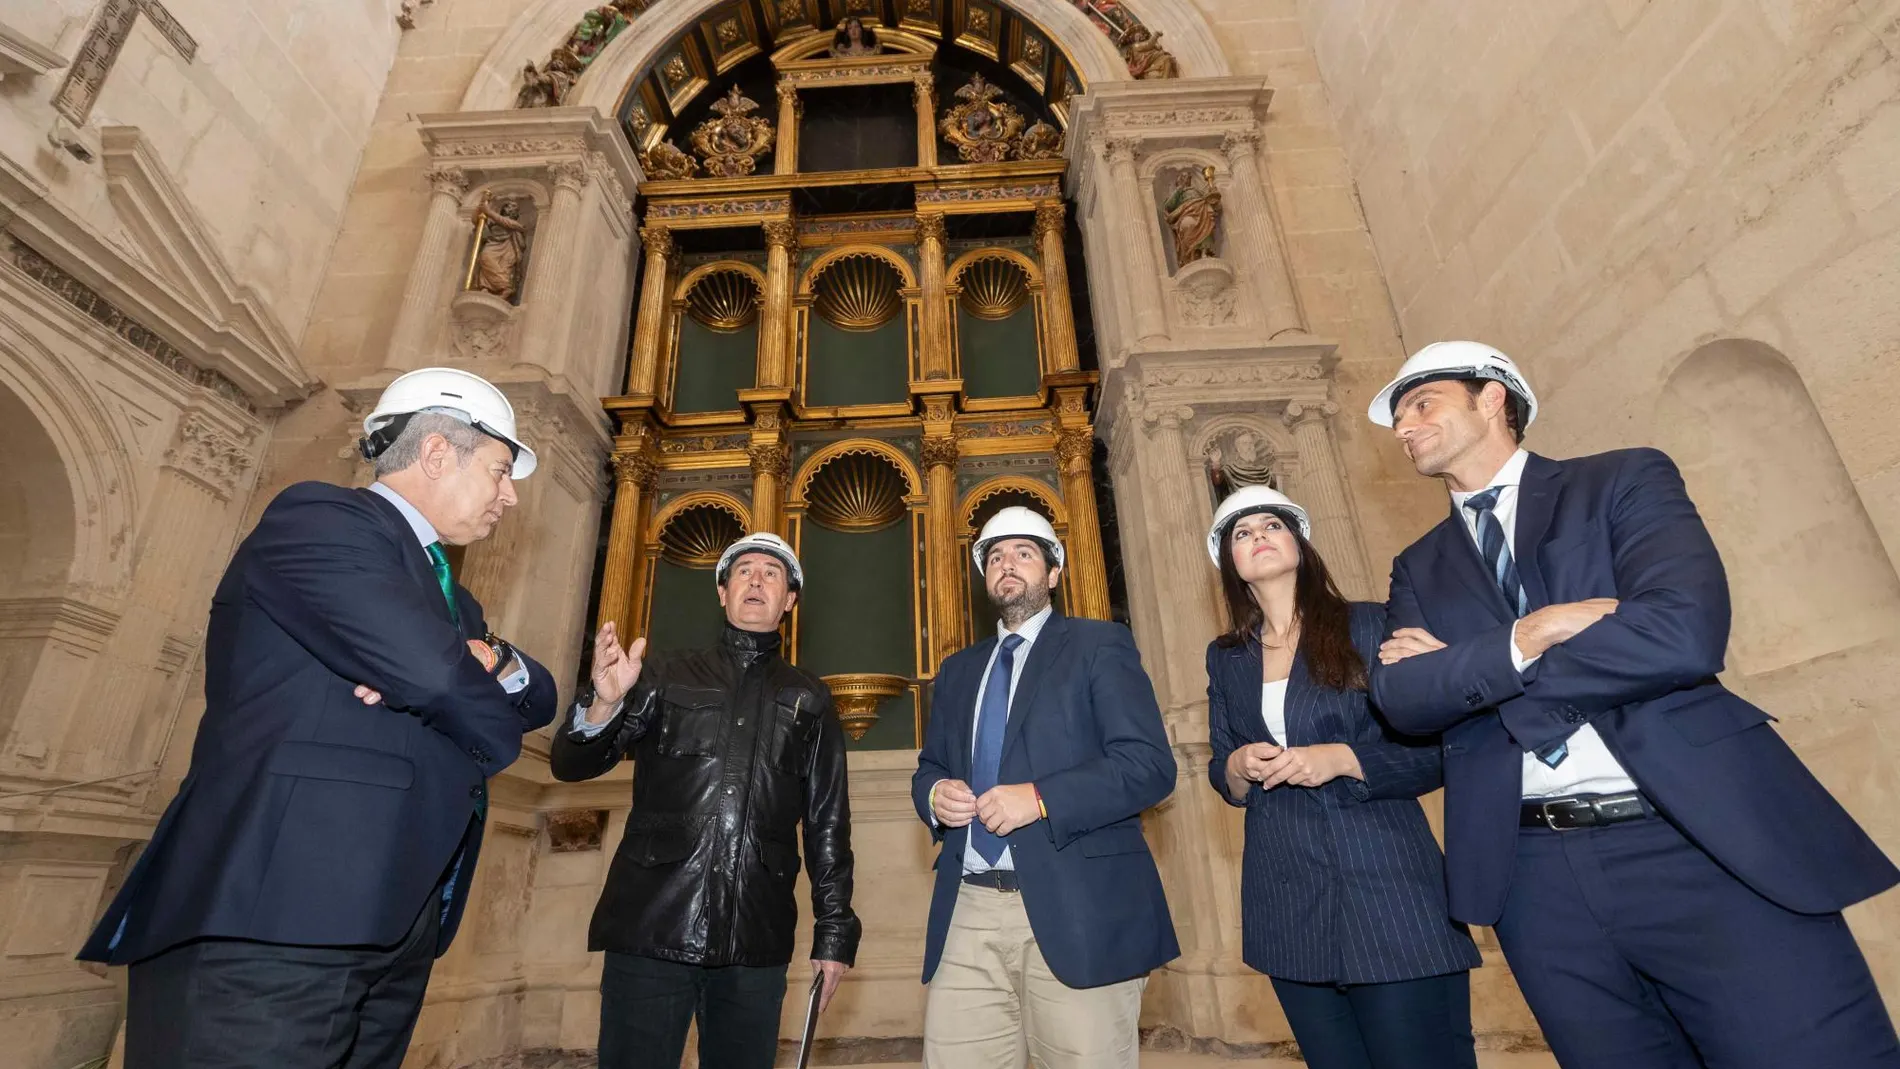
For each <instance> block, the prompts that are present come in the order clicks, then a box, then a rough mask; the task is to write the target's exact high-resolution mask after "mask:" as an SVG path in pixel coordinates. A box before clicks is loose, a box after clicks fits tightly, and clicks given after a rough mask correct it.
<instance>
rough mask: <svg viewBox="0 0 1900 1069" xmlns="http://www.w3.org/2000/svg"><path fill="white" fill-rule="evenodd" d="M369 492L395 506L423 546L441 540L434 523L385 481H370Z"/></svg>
mask: <svg viewBox="0 0 1900 1069" xmlns="http://www.w3.org/2000/svg"><path fill="white" fill-rule="evenodd" d="M369 492H370V493H372V494H376V495H378V496H380V497H381V498H382V499H383V500H385V501H387V502H389V503H390V504H392V505H394V506H396V511H397V512H400V513H402V518H403V519H405V520H408V521H409V529H410V530H411V531H414V532H415V533H416V541H418V542H421V543H422V544H423V545H425V546H427V545H431V544H433V543H436V542H440V541H442V539H441V537H440V536H439V535H437V534H436V533H435V524H432V523H430V522H429V521H428V519H427V518H425V517H424V516H423V515H422V513H421V512H420V511H418V510H417V509H416V507H415V506H414V505H411V504H410V503H409V500H408V499H407V498H405V497H403V496H402V495H401V494H399V493H397V492H396V491H394V490H391V489H390V488H389V486H388V484H387V483H383V482H381V481H378V482H373V483H370V484H369Z"/></svg>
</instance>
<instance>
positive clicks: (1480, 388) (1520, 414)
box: [1458, 379, 1524, 445]
mask: <svg viewBox="0 0 1900 1069" xmlns="http://www.w3.org/2000/svg"><path fill="white" fill-rule="evenodd" d="M1458 381H1459V382H1462V383H1464V384H1465V390H1466V391H1467V392H1469V393H1470V394H1471V407H1473V408H1476V407H1478V395H1479V394H1481V393H1483V392H1484V388H1485V387H1486V386H1488V385H1490V384H1491V383H1494V382H1498V380H1496V379H1459V380H1458ZM1498 385H1499V386H1504V384H1503V383H1501V382H1498ZM1504 425H1505V426H1506V427H1509V428H1510V429H1511V437H1513V438H1515V439H1517V444H1519V445H1523V444H1524V402H1523V401H1522V400H1521V399H1519V398H1518V396H1517V395H1516V394H1514V393H1512V392H1511V388H1510V387H1509V386H1504Z"/></svg>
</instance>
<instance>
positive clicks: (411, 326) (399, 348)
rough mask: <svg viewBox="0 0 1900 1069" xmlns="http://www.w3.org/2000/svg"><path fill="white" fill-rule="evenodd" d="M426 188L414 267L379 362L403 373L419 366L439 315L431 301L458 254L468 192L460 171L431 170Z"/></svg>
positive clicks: (437, 309) (462, 172) (466, 183)
mask: <svg viewBox="0 0 1900 1069" xmlns="http://www.w3.org/2000/svg"><path fill="white" fill-rule="evenodd" d="M429 188H430V189H431V190H432V191H433V192H432V193H431V194H430V196H429V214H428V215H427V216H426V217H425V218H424V219H423V223H422V243H421V244H420V245H418V246H417V247H416V259H415V262H414V263H412V264H410V266H409V281H408V283H407V284H406V285H404V287H403V292H402V310H401V311H399V312H397V313H396V325H395V328H394V329H393V330H392V331H391V332H390V336H389V355H388V357H387V358H386V359H385V360H384V361H383V366H384V367H386V368H389V369H391V370H395V371H408V370H410V369H412V368H415V367H417V366H419V365H421V364H422V363H423V360H422V355H423V350H424V349H425V348H426V347H427V346H428V344H429V331H430V327H431V326H432V325H433V324H434V323H435V321H436V317H437V315H438V314H439V313H440V312H441V309H440V308H438V307H437V298H438V297H440V295H441V293H442V280H443V278H444V277H445V276H446V275H447V274H449V273H450V272H452V271H453V270H454V266H455V265H454V263H453V261H452V260H451V257H453V256H454V255H456V253H457V252H458V251H459V250H460V244H461V243H460V242H458V241H457V240H456V235H457V232H458V231H459V230H460V228H461V220H460V219H459V218H458V217H459V215H460V214H461V209H462V196H463V194H465V193H467V192H468V173H467V172H465V171H463V170H462V169H461V168H460V167H439V166H438V167H432V168H430V169H429Z"/></svg>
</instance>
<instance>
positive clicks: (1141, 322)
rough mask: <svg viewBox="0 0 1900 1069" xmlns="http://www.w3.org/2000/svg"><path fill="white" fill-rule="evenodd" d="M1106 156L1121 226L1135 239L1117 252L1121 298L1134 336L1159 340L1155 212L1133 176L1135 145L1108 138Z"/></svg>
mask: <svg viewBox="0 0 1900 1069" xmlns="http://www.w3.org/2000/svg"><path fill="white" fill-rule="evenodd" d="M1102 148H1103V151H1104V152H1105V153H1106V154H1107V156H1108V173H1109V181H1110V182H1111V183H1112V184H1113V185H1114V187H1115V203H1116V204H1117V205H1118V206H1119V207H1120V214H1121V217H1122V219H1123V220H1124V223H1123V225H1124V226H1127V227H1131V228H1134V232H1135V235H1136V236H1135V238H1134V240H1132V241H1129V242H1127V243H1126V244H1125V245H1124V246H1123V247H1122V248H1121V249H1119V250H1118V251H1119V252H1120V253H1121V254H1122V268H1123V271H1124V272H1125V277H1124V281H1125V282H1126V283H1127V288H1126V291H1125V293H1124V296H1125V297H1126V298H1127V299H1128V304H1129V306H1130V309H1131V310H1132V311H1133V312H1134V318H1135V337H1136V339H1137V340H1140V341H1147V340H1150V339H1154V338H1160V337H1162V336H1163V335H1165V334H1166V333H1167V323H1166V320H1165V319H1164V318H1163V317H1162V314H1161V289H1160V286H1161V269H1160V268H1159V267H1157V266H1156V265H1155V257H1154V241H1153V239H1152V237H1151V235H1152V234H1153V233H1154V231H1155V225H1156V223H1155V210H1154V205H1153V204H1151V203H1150V202H1149V198H1146V197H1143V196H1142V189H1141V180H1140V178H1139V177H1137V176H1136V174H1135V143H1134V142H1133V141H1132V140H1130V139H1128V138H1125V137H1114V138H1110V139H1108V141H1106V142H1105V143H1104V144H1103V146H1102Z"/></svg>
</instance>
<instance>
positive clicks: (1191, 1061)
mask: <svg viewBox="0 0 1900 1069" xmlns="http://www.w3.org/2000/svg"><path fill="white" fill-rule="evenodd" d="M782 1064H785V1065H790V1064H791V1063H790V1062H785V1063H782ZM1305 1064H1306V1063H1305V1062H1302V1061H1299V1060H1297V1059H1292V1058H1223V1057H1221V1056H1220V1055H1218V1054H1166V1053H1160V1052H1155V1051H1147V1052H1143V1054H1142V1056H1141V1069H1296V1067H1299V1066H1303V1065H1305ZM857 1069H918V1063H916V1062H881V1063H877V1064H873V1065H861V1066H858V1067H857ZM1478 1069H1557V1059H1555V1058H1553V1057H1551V1056H1550V1055H1549V1054H1548V1053H1539V1054H1497V1053H1492V1052H1490V1051H1480V1052H1479V1054H1478Z"/></svg>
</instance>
